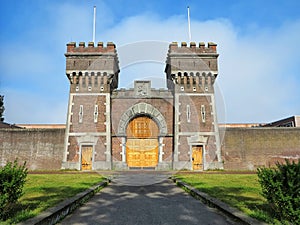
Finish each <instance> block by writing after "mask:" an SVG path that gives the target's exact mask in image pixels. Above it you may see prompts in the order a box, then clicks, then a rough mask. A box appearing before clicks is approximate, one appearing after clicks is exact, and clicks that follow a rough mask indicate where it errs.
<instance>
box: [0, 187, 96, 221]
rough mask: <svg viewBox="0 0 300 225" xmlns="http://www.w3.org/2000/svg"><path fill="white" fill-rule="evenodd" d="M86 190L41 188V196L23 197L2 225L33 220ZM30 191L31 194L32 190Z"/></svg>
mask: <svg viewBox="0 0 300 225" xmlns="http://www.w3.org/2000/svg"><path fill="white" fill-rule="evenodd" d="M81 185H86V186H87V185H89V186H91V185H90V183H81ZM86 189H87V188H84V187H71V186H59V187H40V188H39V191H38V193H37V194H36V195H40V196H32V197H25V198H24V197H23V198H22V199H21V201H20V202H18V203H16V204H15V205H14V206H13V208H12V210H11V213H10V215H9V218H8V219H7V220H6V221H0V224H1V225H2V224H14V223H18V222H20V221H23V220H26V219H29V218H32V217H34V216H36V215H38V214H39V213H41V212H42V211H45V210H46V209H48V208H50V207H53V206H55V205H57V204H58V203H60V202H62V201H64V200H66V199H68V198H71V197H73V196H75V195H76V194H78V193H80V192H82V191H85V190H86ZM28 191H29V192H30V189H29V190H27V192H28ZM3 222H4V223H3Z"/></svg>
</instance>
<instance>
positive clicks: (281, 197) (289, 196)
mask: <svg viewBox="0 0 300 225" xmlns="http://www.w3.org/2000/svg"><path fill="white" fill-rule="evenodd" d="M257 174H258V179H259V183H260V185H261V187H262V194H263V195H264V197H265V198H266V199H267V200H268V202H269V204H270V206H271V208H272V210H273V211H274V216H275V217H276V218H277V219H279V220H280V221H282V222H286V221H288V222H290V223H292V224H300V216H299V215H300V160H299V161H298V163H295V162H292V163H291V162H289V161H288V160H286V164H279V163H277V164H276V168H274V169H271V168H259V169H258V173H257Z"/></svg>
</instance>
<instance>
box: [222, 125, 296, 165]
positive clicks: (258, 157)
mask: <svg viewBox="0 0 300 225" xmlns="http://www.w3.org/2000/svg"><path fill="white" fill-rule="evenodd" d="M222 156H223V160H224V168H225V169H226V170H255V169H256V168H257V167H259V166H269V165H270V166H273V165H274V164H275V162H277V161H279V162H284V161H285V159H290V160H295V159H296V160H297V159H299V158H300V128H281V127H280V128H279V127H278V128H227V129H226V132H225V137H224V141H223V143H222Z"/></svg>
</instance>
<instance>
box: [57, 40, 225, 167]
mask: <svg viewBox="0 0 300 225" xmlns="http://www.w3.org/2000/svg"><path fill="white" fill-rule="evenodd" d="M65 56H66V75H67V77H68V79H69V81H70V98H69V110H68V120H67V127H66V134H65V153H64V157H63V163H62V168H71V169H78V170H80V169H81V163H82V162H83V159H84V163H86V162H87V161H88V163H89V165H91V166H90V167H88V168H90V169H93V170H98V169H129V168H128V166H127V160H128V159H127V158H126V157H127V156H126V151H127V148H128V146H127V132H126V129H127V126H128V124H129V123H130V121H131V120H134V119H135V118H138V117H143V116H145V117H148V118H150V119H152V120H153V121H154V122H155V123H156V125H157V127H158V130H159V132H158V135H157V136H156V137H152V138H154V139H156V140H157V142H156V143H158V146H157V145H156V144H155V145H153V143H155V142H149V143H152V144H151V146H157V150H155V151H157V152H156V153H153V154H157V155H158V159H157V164H156V167H155V169H175V170H176V169H192V164H193V162H192V160H193V159H192V158H191V155H192V151H193V147H194V146H199V145H200V146H202V147H203V149H204V151H203V153H201V154H203V156H204V157H203V158H204V162H203V167H201V169H204V170H206V169H212V168H219V169H220V168H223V167H222V161H221V158H220V156H221V155H220V143H219V138H218V135H219V133H218V127H217V125H216V114H215V106H214V104H215V103H214V87H213V84H214V80H215V78H216V77H217V74H218V65H217V57H218V54H217V52H216V44H214V43H208V45H207V46H205V44H203V43H199V45H198V46H196V44H195V43H194V42H191V43H190V45H189V46H187V44H186V43H185V42H182V43H181V45H180V46H178V44H177V43H175V42H173V43H171V44H170V47H169V52H168V54H167V64H166V69H165V72H166V83H167V87H168V89H166V90H165V89H153V88H152V87H151V82H150V81H135V82H134V88H132V89H128V90H125V89H117V87H118V76H119V66H118V56H117V52H116V47H115V45H114V44H113V43H111V42H109V43H107V45H106V46H104V45H103V43H101V42H99V43H98V44H97V46H94V43H92V42H90V43H88V45H87V46H85V43H83V42H81V43H79V46H76V43H74V42H72V43H69V44H67V53H66V54H65ZM212 140H213V141H212ZM140 141H142V139H141V138H140ZM130 143H137V142H130ZM141 143H142V142H141ZM147 143H148V142H147ZM135 145H136V144H135ZM82 146H84V148H85V149H86V148H87V147H89V148H90V149H92V157H89V158H88V159H85V156H84V155H83V153H82ZM137 154H138V152H137ZM149 154H150V153H149ZM152 164H153V163H151V165H152ZM145 165H146V164H145Z"/></svg>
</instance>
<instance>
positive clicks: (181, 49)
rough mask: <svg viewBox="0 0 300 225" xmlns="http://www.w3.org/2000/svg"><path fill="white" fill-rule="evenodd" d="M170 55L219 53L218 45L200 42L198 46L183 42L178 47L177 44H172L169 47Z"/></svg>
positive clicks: (194, 43) (193, 43)
mask: <svg viewBox="0 0 300 225" xmlns="http://www.w3.org/2000/svg"><path fill="white" fill-rule="evenodd" d="M169 53H198V54H200V53H217V44H215V43H213V42H208V43H207V45H205V43H204V42H199V44H198V46H197V44H196V42H190V45H189V46H188V44H187V43H186V42H181V45H180V46H178V43H177V42H172V43H171V44H170V45H169Z"/></svg>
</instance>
